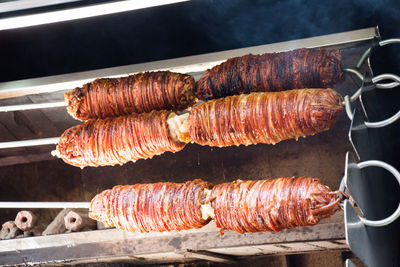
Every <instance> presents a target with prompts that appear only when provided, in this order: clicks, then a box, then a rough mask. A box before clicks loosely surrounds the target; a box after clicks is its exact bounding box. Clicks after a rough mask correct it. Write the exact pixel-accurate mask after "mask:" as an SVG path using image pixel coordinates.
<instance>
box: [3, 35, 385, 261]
mask: <svg viewBox="0 0 400 267" xmlns="http://www.w3.org/2000/svg"><path fill="white" fill-rule="evenodd" d="M310 39H312V38H310ZM295 42H297V41H295ZM326 45H329V44H326ZM310 47H312V46H310ZM290 49H295V48H290ZM290 49H288V50H290ZM269 52H271V51H269ZM253 53H254V52H253ZM260 53H262V52H260ZM215 64H218V63H215ZM206 68H207V67H206ZM175 71H177V70H175ZM117 76H119V75H117ZM364 79H365V77H363V80H364ZM0 88H1V84H0ZM60 88H61V87H60ZM31 89H32V88H31ZM0 90H1V89H0ZM6 91H7V90H6ZM17 91H18V90H17ZM361 91H362V90H361ZM0 95H1V92H0ZM361 95H362V93H361V94H360V96H359V97H360V99H361ZM59 103H61V102H59ZM60 106H62V105H61V104H60ZM353 114H354V115H353ZM353 114H352V115H353V116H352V118H351V119H352V121H354V120H355V118H358V117H357V116H358V115H357V114H358V113H357V112H355V113H353ZM365 121H367V120H366V119H365V118H363V120H361V122H363V123H364V122H365ZM364 125H365V123H364ZM351 127H352V128H351V129H352V130H354V128H353V123H352V125H351ZM382 127H383V126H382ZM51 139H53V140H52V142H53V143H54V142H55V141H56V138H51ZM29 141H31V140H25V141H23V142H29ZM17 142H18V141H17ZM53 143H52V144H53ZM353 146H354V148H356V145H354V144H353ZM356 152H357V155H358V151H357V149H356ZM346 166H348V165H346ZM347 168H348V167H346V169H347ZM346 203H348V201H347V202H346V201H345V204H344V205H345V216H346V212H347V214H350V213H349V211H347V209H349V205H348V204H346ZM2 204H3V205H7V203H2ZM25 204H27V203H22V204H21V203H20V204H19V205H20V206H19V207H22V206H23V205H25ZM16 205H18V204H16ZM30 205H37V206H36V207H42V208H44V207H45V206H46V205H47V206H48V207H50V206H51V205H61V206H62V205H71V206H70V207H80V208H82V207H85V208H86V207H87V206H88V203H87V202H83V203H81V204H79V205H78V204H75V203H73V202H66V204H65V202H64V204H60V203H57V204H54V203H53V204H51V202H48V203H44V204H43V202H42V204H37V203H30ZM74 205H76V206H74ZM61 206H57V207H60V208H61ZM25 207H26V206H25ZM31 207H34V206H31ZM55 207H56V206H53V208H55ZM357 218H358V216H357ZM360 220H361V219H360ZM346 226H347V224H346ZM212 227H213V226H211V228H212ZM314 227H315V226H314ZM336 227H339V226H336ZM311 229H316V228H311ZM337 230H339V229H337ZM107 231H112V230H107ZM207 231H210V230H206V232H207ZM312 231H314V230H312ZM346 231H348V227H347V228H346ZM339 232H340V230H339ZM111 233H112V234H115V232H110V235H111ZM198 233H199V234H201V233H202V231H200V232H198ZM290 234H292V235H294V234H295V233H291V232H290V231H289V236H290ZM161 235H162V234H161ZM173 235H174V234H173ZM261 236H263V235H262V234H261ZM152 237H154V236H152ZM264 237H265V236H264ZM346 237H347V236H346ZM125 238H126V237H125V236H124V237H121V238H120V239H118V238H117V240H124V239H125ZM330 238H331V239H332V238H333V239H335V238H334V237H333V236H331V237H330ZM336 238H337V237H336ZM305 240H308V239H305ZM338 242H339V241H338ZM339 243H340V242H339ZM227 244H228V243H226V244H225V245H227ZM0 245H1V243H0ZM303 245H304V244H303ZM349 246H350V248H351V249H353V248H352V247H351V244H349ZM339 247H340V245H339ZM11 248H12V246H11ZM215 251H217V252H218V249H217V250H215ZM103 252H106V251H105V250H103ZM219 252H220V251H219ZM0 253H1V252H0ZM180 253H181V254H182V253H183V254H185V253H186V255H188V253H192V254H191V255H192V256H193V254H194V255H197V257H198V258H199V255H203V256H204V252H202V251H197V250H190V249H185V250H184V251H183V252H182V251H181V252H180ZM208 253H211V255H210V254H209V255H208V257H214V258H215V259H219V260H221V261H225V260H227V261H230V260H232V258H229V257H228V258H225V259H224V257H221V256H220V255H214V254H212V253H213V252H212V251H211V252H210V251H208ZM105 254H107V253H105ZM133 254H135V253H133ZM357 255H358V254H357ZM42 256H43V255H42ZM358 256H359V257H360V255H358ZM360 258H362V257H360ZM9 259H10V258H9ZM364 260H365V259H364ZM367 260H368V259H367ZM348 264H350V263H348Z"/></svg>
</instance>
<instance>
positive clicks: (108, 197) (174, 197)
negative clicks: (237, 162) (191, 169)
mask: <svg viewBox="0 0 400 267" xmlns="http://www.w3.org/2000/svg"><path fill="white" fill-rule="evenodd" d="M211 187H212V185H211V184H210V183H208V182H204V181H202V180H200V179H197V180H194V181H190V182H186V183H167V182H166V183H154V184H136V185H126V186H121V185H119V186H115V187H114V188H113V189H111V190H105V191H103V192H102V193H100V194H98V195H97V196H95V197H94V198H93V200H92V202H91V204H90V208H89V216H90V217H91V218H92V219H95V220H99V221H101V222H103V223H104V224H105V225H106V226H110V227H113V226H115V227H117V228H119V229H124V230H128V231H130V232H141V233H143V232H150V231H158V232H162V231H170V230H178V231H180V230H185V229H191V228H201V227H203V226H204V225H206V224H207V223H208V222H209V221H210V219H208V220H204V219H202V214H201V210H200V206H201V204H202V199H201V193H202V191H203V189H205V188H211Z"/></svg>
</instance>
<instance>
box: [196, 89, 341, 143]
mask: <svg viewBox="0 0 400 267" xmlns="http://www.w3.org/2000/svg"><path fill="white" fill-rule="evenodd" d="M341 103H342V97H341V96H340V95H339V94H338V93H337V92H335V91H333V90H331V89H300V90H290V91H282V92H267V93H252V94H249V95H238V96H229V97H225V98H221V99H216V100H211V101H208V102H205V103H202V104H200V105H198V106H196V107H194V108H193V109H192V111H191V114H190V116H189V135H190V139H191V140H192V142H194V143H197V144H200V145H208V146H220V147H224V146H231V145H250V144H257V143H265V144H275V143H278V142H280V141H282V140H286V139H292V138H295V139H297V138H299V137H305V136H308V135H314V134H316V133H319V132H322V131H325V130H328V129H329V128H330V127H331V126H332V125H333V124H334V123H335V122H336V120H337V119H338V117H339V116H340V114H341V112H342V110H343V107H342V105H341Z"/></svg>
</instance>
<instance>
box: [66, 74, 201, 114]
mask: <svg viewBox="0 0 400 267" xmlns="http://www.w3.org/2000/svg"><path fill="white" fill-rule="evenodd" d="M194 86H195V82H194V78H193V77H192V76H190V75H186V74H180V73H173V72H169V71H158V72H145V73H138V74H135V75H131V76H127V77H121V78H102V79H97V80H94V81H93V82H90V83H87V84H85V85H83V86H82V87H78V88H75V89H74V90H72V91H71V92H68V93H66V94H65V95H64V98H65V101H66V102H68V108H67V110H68V113H69V114H71V116H72V117H74V118H75V119H78V120H82V121H86V120H89V119H103V118H106V117H117V116H121V115H129V114H132V113H145V112H150V111H152V110H164V109H165V110H169V109H171V110H183V109H185V108H187V107H188V106H191V105H192V104H194V100H195V97H194Z"/></svg>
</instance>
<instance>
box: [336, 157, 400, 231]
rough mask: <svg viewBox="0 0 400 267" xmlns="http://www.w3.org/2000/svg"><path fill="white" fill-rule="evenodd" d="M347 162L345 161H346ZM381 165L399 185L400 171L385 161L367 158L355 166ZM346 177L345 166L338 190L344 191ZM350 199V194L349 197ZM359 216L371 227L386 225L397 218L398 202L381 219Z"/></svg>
mask: <svg viewBox="0 0 400 267" xmlns="http://www.w3.org/2000/svg"><path fill="white" fill-rule="evenodd" d="M347 157H348V154H347V155H346V158H347ZM346 164H347V163H346ZM372 166H374V167H381V168H384V169H385V170H387V171H389V172H390V173H391V174H392V175H393V176H394V177H395V178H396V180H397V182H398V183H399V186H400V173H399V172H398V171H397V170H396V169H395V168H394V167H393V166H392V165H389V164H387V163H386V162H383V161H379V160H368V161H363V162H360V163H358V164H357V167H358V168H360V169H362V168H366V167H372ZM347 179H348V173H347V167H346V170H345V175H344V176H343V178H342V181H341V182H340V186H339V190H340V191H344V190H345V189H346V188H347ZM349 199H351V196H350V197H349ZM358 217H359V218H360V221H361V222H362V223H363V224H364V225H368V226H372V227H382V226H386V225H388V224H391V223H392V222H394V221H395V220H397V219H398V218H399V217H400V203H399V205H398V207H397V209H396V210H395V211H394V212H393V213H392V214H391V215H390V216H388V217H386V218H385V219H382V220H368V219H366V218H364V217H361V216H358Z"/></svg>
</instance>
